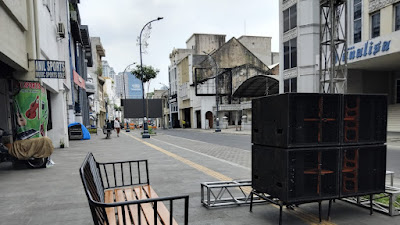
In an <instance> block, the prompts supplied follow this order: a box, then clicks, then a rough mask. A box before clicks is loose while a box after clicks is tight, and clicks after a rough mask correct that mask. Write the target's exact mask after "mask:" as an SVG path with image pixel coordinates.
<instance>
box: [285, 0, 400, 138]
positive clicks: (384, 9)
mask: <svg viewBox="0 0 400 225" xmlns="http://www.w3.org/2000/svg"><path fill="white" fill-rule="evenodd" d="M347 10H348V12H347V14H348V24H347V27H348V30H347V33H348V38H347V45H348V55H347V60H348V75H347V93H384V94H387V95H388V103H389V121H388V130H389V131H400V125H398V122H396V118H400V106H398V103H400V63H399V62H400V0H349V1H347ZM279 11H280V12H279V13H280V20H279V21H280V51H281V52H282V53H283V54H282V55H281V57H280V62H281V67H280V74H281V75H282V76H281V80H280V93H283V92H320V90H319V86H320V84H319V65H318V64H319V42H320V40H319V24H320V15H319V13H320V12H319V3H316V2H315V1H314V0H305V1H304V0H302V1H299V0H281V1H280V8H279ZM342 60H343V59H342Z"/></svg>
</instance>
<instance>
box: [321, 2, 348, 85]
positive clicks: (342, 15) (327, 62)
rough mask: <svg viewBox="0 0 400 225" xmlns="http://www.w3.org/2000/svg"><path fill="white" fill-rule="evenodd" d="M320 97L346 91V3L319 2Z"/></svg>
mask: <svg viewBox="0 0 400 225" xmlns="http://www.w3.org/2000/svg"><path fill="white" fill-rule="evenodd" d="M319 51H320V54H319V77H320V92H321V93H345V92H346V89H347V0H320V45H319Z"/></svg>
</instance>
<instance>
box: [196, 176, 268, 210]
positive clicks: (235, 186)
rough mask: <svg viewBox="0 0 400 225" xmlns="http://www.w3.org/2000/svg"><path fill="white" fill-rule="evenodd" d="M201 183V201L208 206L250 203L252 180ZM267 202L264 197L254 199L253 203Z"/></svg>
mask: <svg viewBox="0 0 400 225" xmlns="http://www.w3.org/2000/svg"><path fill="white" fill-rule="evenodd" d="M200 185H201V203H202V204H203V206H205V207H206V208H215V207H222V206H232V205H244V204H250V196H251V181H250V180H237V181H235V180H234V181H215V182H204V183H201V184H200ZM237 190H239V193H238V191H237ZM236 195H237V196H236ZM266 202H267V201H266V200H263V199H262V198H255V199H253V203H266Z"/></svg>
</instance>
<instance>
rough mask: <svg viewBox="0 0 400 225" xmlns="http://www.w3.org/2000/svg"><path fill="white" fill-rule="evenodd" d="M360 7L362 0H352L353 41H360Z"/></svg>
mask: <svg viewBox="0 0 400 225" xmlns="http://www.w3.org/2000/svg"><path fill="white" fill-rule="evenodd" d="M361 8H362V1H361V0H354V43H358V42H360V41H361Z"/></svg>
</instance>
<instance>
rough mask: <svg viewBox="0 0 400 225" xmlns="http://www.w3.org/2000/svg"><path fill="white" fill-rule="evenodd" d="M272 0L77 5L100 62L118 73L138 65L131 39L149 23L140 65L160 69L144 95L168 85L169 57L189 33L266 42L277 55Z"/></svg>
mask: <svg viewBox="0 0 400 225" xmlns="http://www.w3.org/2000/svg"><path fill="white" fill-rule="evenodd" d="M278 2H279V1H277V0H114V1H110V0H82V1H81V3H80V4H79V9H80V14H81V20H82V24H85V25H89V34H90V36H98V37H100V38H101V41H102V44H103V47H104V49H105V50H106V57H105V60H107V61H108V62H109V64H110V65H111V67H114V70H115V72H116V73H118V72H122V71H123V70H124V69H125V67H126V66H127V65H129V64H130V63H132V62H138V63H139V62H140V55H139V46H138V45H137V37H138V36H139V34H140V31H141V29H142V28H143V26H144V25H145V24H146V23H147V22H149V21H151V20H153V19H156V18H157V17H164V19H163V20H160V21H157V22H153V23H152V29H151V34H150V38H149V40H148V44H149V46H148V48H147V53H146V54H144V55H143V64H144V65H151V66H153V67H155V68H157V69H160V73H159V74H158V76H157V78H156V79H155V80H152V81H151V86H150V91H152V89H154V88H156V89H159V88H160V87H161V86H162V85H161V84H160V83H163V84H166V85H168V65H169V64H170V61H169V54H170V53H171V51H172V50H173V49H174V48H185V47H186V41H187V39H188V38H189V37H190V36H191V35H192V34H193V33H211V34H226V41H228V40H229V39H230V38H232V37H236V38H239V37H240V36H242V35H255V36H269V37H272V51H278V43H279V14H278V13H279V12H278V11H279V9H278V8H279V5H278Z"/></svg>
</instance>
